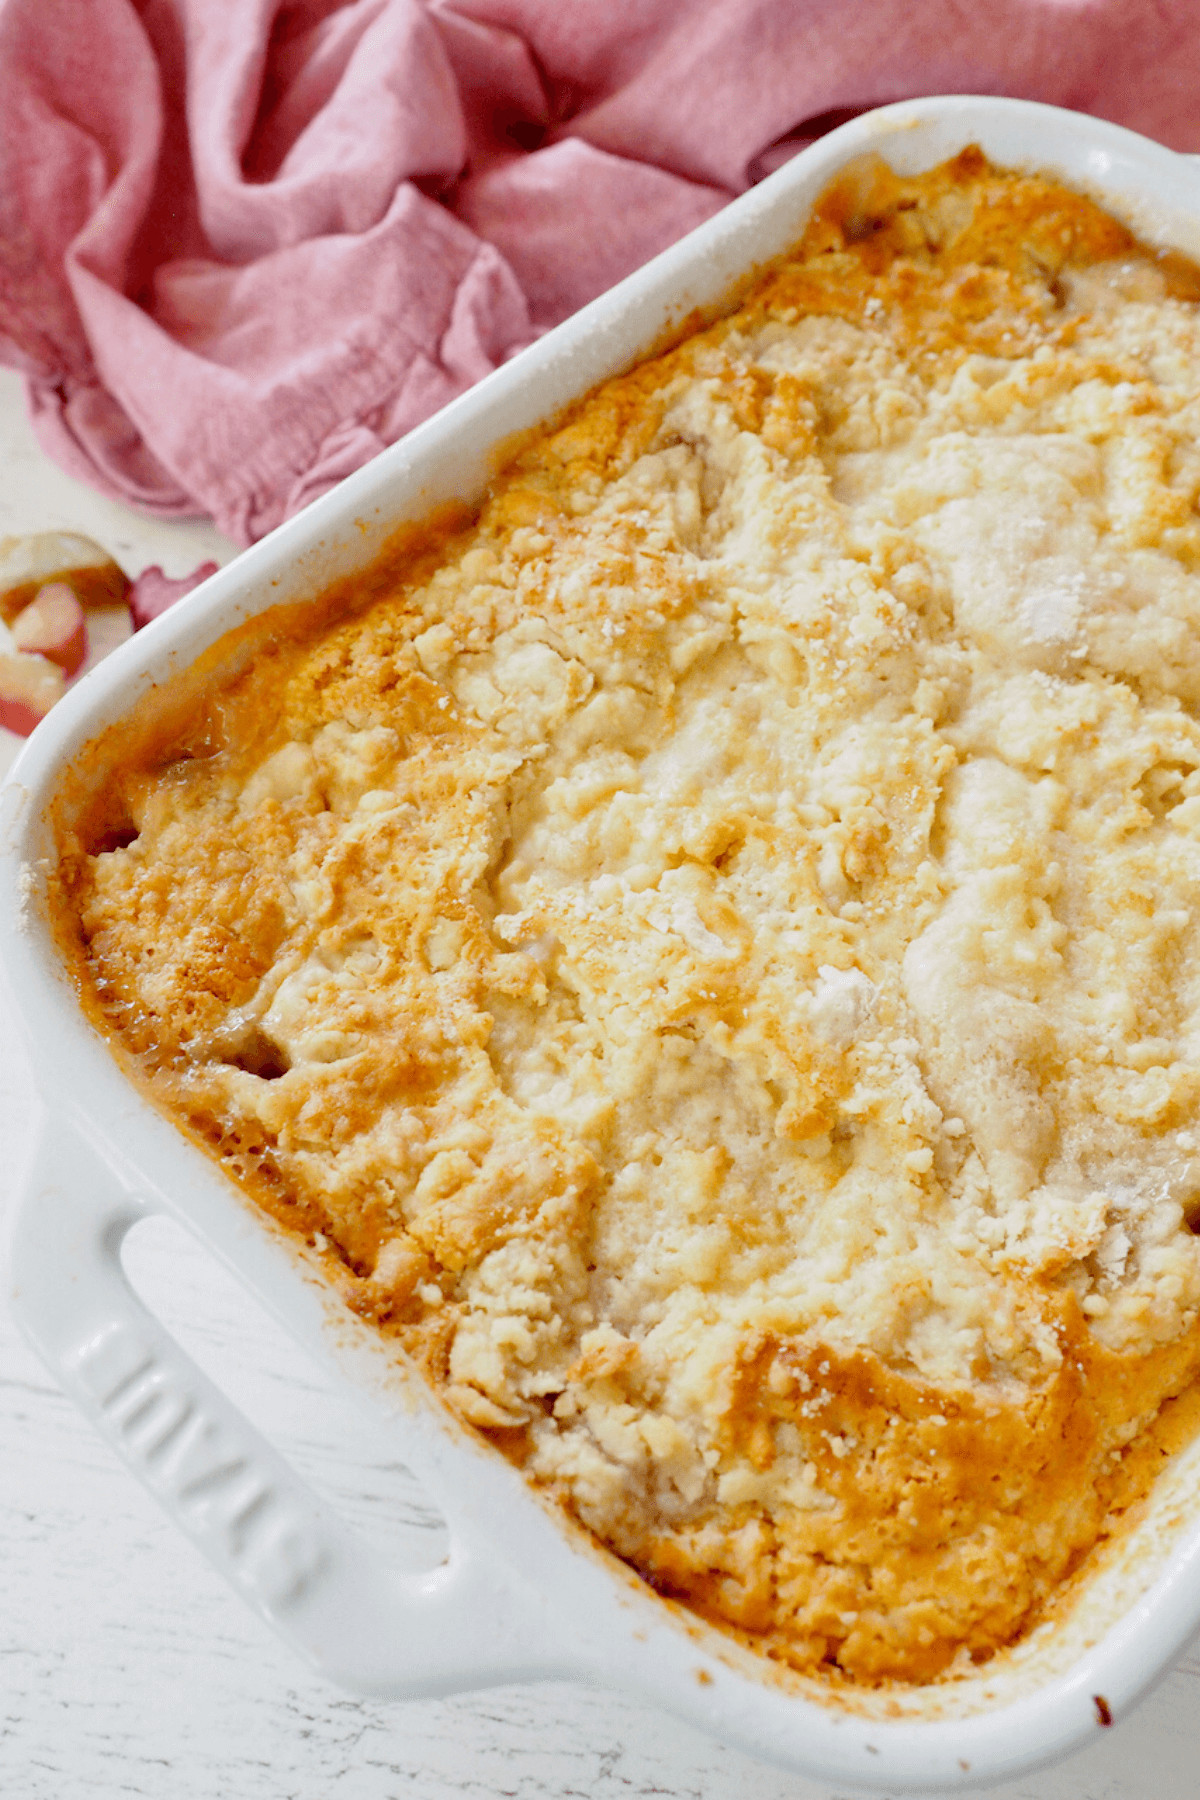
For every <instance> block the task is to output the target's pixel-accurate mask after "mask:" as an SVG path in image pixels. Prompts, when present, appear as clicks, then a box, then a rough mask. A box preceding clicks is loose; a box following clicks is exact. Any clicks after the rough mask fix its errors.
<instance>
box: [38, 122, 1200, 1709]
mask: <svg viewBox="0 0 1200 1800" xmlns="http://www.w3.org/2000/svg"><path fill="white" fill-rule="evenodd" d="M1197 294H1198V286H1197V280H1196V275H1195V271H1194V270H1192V269H1191V266H1190V265H1187V264H1185V263H1184V262H1183V261H1182V260H1181V259H1178V258H1171V257H1164V256H1159V255H1156V254H1154V253H1152V252H1149V251H1146V250H1145V249H1143V248H1142V247H1141V246H1139V245H1137V244H1136V243H1135V241H1134V240H1133V239H1132V238H1131V236H1130V234H1129V233H1128V232H1127V231H1126V230H1125V228H1124V227H1123V226H1121V225H1120V224H1118V223H1117V222H1116V221H1114V220H1113V219H1111V218H1110V217H1108V215H1106V214H1105V213H1104V212H1103V211H1101V210H1100V209H1099V208H1098V207H1097V206H1095V205H1094V204H1093V203H1092V202H1090V201H1088V200H1087V199H1085V198H1083V197H1081V196H1079V195H1076V194H1071V193H1069V192H1067V191H1066V190H1064V189H1062V188H1061V187H1059V186H1057V185H1055V184H1054V183H1052V182H1049V181H1046V180H1044V179H1042V178H1039V177H1034V176H1010V175H1005V174H1002V173H1000V172H997V171H995V170H993V169H991V168H990V167H989V166H988V165H987V163H986V162H985V161H984V160H983V159H982V158H981V157H980V156H979V154H978V152H965V153H964V154H963V156H961V157H959V158H957V159H955V161H954V162H953V163H951V164H948V165H947V166H946V167H945V168H943V169H941V170H937V171H934V172H933V173H932V174H931V175H928V176H923V177H920V178H914V179H903V178H900V177H897V176H895V175H893V174H891V173H890V172H889V171H887V170H886V169H884V168H883V167H882V165H879V164H867V165H864V166H862V167H860V168H858V169H856V170H854V171H852V172H850V173H849V174H848V175H847V176H846V177H845V178H844V179H843V180H842V181H841V182H840V183H839V184H838V186H837V187H836V188H835V189H834V190H832V191H831V193H830V194H829V195H828V196H826V199H825V200H824V202H823V203H822V205H821V206H820V207H819V208H818V209H817V211H816V213H815V214H814V216H813V219H812V221H811V223H810V225H809V227H808V230H807V232H806V235H805V237H804V239H803V241H802V243H801V244H800V246H799V247H798V249H797V251H796V252H795V254H794V255H793V256H791V257H789V258H786V259H783V260H782V261H781V262H780V263H779V264H778V265H776V266H774V267H772V268H771V269H769V270H767V271H765V272H764V273H763V274H762V276H761V277H760V278H759V279H758V281H757V282H756V284H755V285H754V286H753V287H752V288H751V290H750V291H749V292H748V293H747V294H746V296H745V298H744V301H743V303H742V304H741V305H740V306H739V308H738V309H737V310H736V312H734V313H733V314H732V315H731V316H730V317H729V318H727V319H724V320H722V321H719V322H717V323H716V324H713V325H710V326H707V327H705V328H703V329H697V330H696V331H695V332H693V333H692V334H690V335H689V336H688V337H686V338H685V339H684V341H682V342H681V343H679V344H678V345H676V346H675V347H673V348H671V349H668V350H667V351H665V352H664V353H663V354H662V355H661V356H659V357H656V358H654V359H652V360H651V361H649V362H647V363H646V364H644V365H642V366H641V367H640V368H638V369H636V370H634V371H632V372H631V373H630V374H629V375H626V376H624V377H621V378H619V379H618V380H615V381H613V382H610V383H608V384H606V386H604V387H603V388H601V389H600V390H598V392H597V393H595V394H593V395H591V396H589V397H587V399H585V400H584V401H583V402H581V403H580V404H579V406H578V407H576V408H574V409H573V410H572V412H571V413H570V414H569V415H568V416H567V417H566V418H565V420H564V421H563V422H562V423H561V424H560V425H559V426H558V427H557V428H555V429H554V430H552V431H550V432H549V433H548V434H546V435H543V436H542V437H540V438H537V439H535V440H533V441H531V442H528V443H526V444H525V445H524V446H523V447H522V448H521V449H520V451H519V453H518V454H517V456H516V460H515V461H514V463H513V465H512V466H511V468H510V469H509V470H508V472H507V473H506V474H505V475H504V476H503V477H502V478H501V479H500V480H499V481H498V482H497V484H496V486H495V488H494V490H493V492H492V493H491V495H490V496H489V498H488V499H487V501H486V502H485V504H484V506H483V508H482V510H481V513H480V516H479V519H478V521H477V522H476V523H475V525H474V526H473V527H471V528H469V529H467V528H465V527H463V526H462V524H461V521H455V522H454V526H453V529H451V528H450V527H449V526H447V527H446V528H445V529H444V530H443V532H442V534H441V539H440V543H439V544H438V545H437V547H436V548H435V549H433V550H431V549H430V548H429V547H428V546H426V547H425V548H424V550H423V551H422V552H421V553H420V554H416V553H415V552H414V553H413V554H411V555H409V556H408V557H407V559H406V558H404V557H400V558H399V559H393V560H392V561H391V562H389V563H386V564H385V565H383V566H381V569H380V570H379V571H376V573H375V574H374V576H373V577H372V578H371V580H370V582H368V583H367V584H366V585H365V587H363V589H362V591H361V592H359V593H358V594H356V595H354V596H353V607H354V610H353V612H352V615H351V616H347V617H344V618H339V617H338V616H337V608H336V606H335V605H333V603H331V604H330V605H328V606H327V607H326V608H325V614H324V622H323V623H322V625H321V627H320V629H317V628H316V627H313V628H311V629H307V630H301V629H294V630H292V631H290V632H284V633H282V634H280V636H279V638H278V640H277V641H276V642H275V643H274V644H273V645H272V646H271V647H270V648H269V649H264V651H263V653H262V654H260V655H259V656H258V657H257V658H256V659H255V660H254V661H253V663H252V664H251V665H250V666H249V667H248V668H245V669H244V670H243V671H242V672H240V673H238V674H237V675H236V676H235V677H234V678H233V679H231V680H228V681H226V682H224V683H220V682H218V683H215V684H212V685H210V688H209V690H208V692H207V694H206V696H205V697H204V698H203V699H202V700H200V701H199V702H197V703H196V704H195V705H194V706H192V708H191V710H190V711H189V712H188V713H187V715H186V717H184V718H182V720H181V721H180V722H179V723H178V724H177V725H176V726H175V727H174V728H173V730H172V731H171V732H167V731H165V730H164V729H163V728H161V727H156V728H155V731H154V732H153V733H148V735H147V738H146V744H147V748H146V749H145V750H144V751H141V752H139V751H138V749H137V735H136V734H137V727H136V725H135V726H134V727H133V730H132V734H131V735H130V736H129V738H128V739H127V741H126V744H125V747H124V748H123V749H120V750H119V753H114V752H113V751H112V747H111V746H110V747H109V749H108V750H106V751H105V758H106V759H107V762H108V763H111V764H112V765H113V766H114V767H115V768H116V770H117V773H116V775H115V777H114V779H113V781H111V782H110V783H108V785H107V786H106V788H105V793H104V797H103V799H101V800H96V801H94V802H92V803H90V805H85V806H82V807H81V808H79V809H77V817H76V818H75V819H74V820H73V821H67V822H65V823H64V826H63V831H62V834H61V835H62V844H63V855H62V861H61V866H60V870H59V883H60V902H61V905H60V910H61V913H62V917H63V920H64V937H65V939H66V940H68V941H69V940H71V938H72V934H74V941H75V942H76V945H77V954H78V957H79V963H78V966H79V972H80V981H81V985H82V987H83V990H84V992H85V999H86V1003H87V1004H88V1005H90V1006H92V1007H93V1008H95V1009H96V1010H97V1012H98V1014H99V1015H100V1016H101V1017H102V1018H103V1019H104V1020H105V1021H106V1023H107V1025H108V1026H109V1028H110V1029H112V1030H113V1031H114V1033H115V1034H116V1035H117V1037H118V1039H119V1042H120V1043H121V1044H122V1045H123V1046H124V1048H125V1050H126V1052H128V1053H132V1055H133V1056H134V1057H135V1058H136V1059H137V1066H138V1067H139V1068H140V1069H141V1070H142V1071H143V1073H144V1078H145V1080H146V1081H147V1083H148V1084H149V1086H150V1089H151V1091H152V1092H153V1093H154V1095H155V1097H156V1098H157V1099H158V1100H159V1101H160V1103H161V1104H163V1105H164V1106H165V1107H166V1108H167V1109H168V1111H170V1112H171V1113H172V1114H173V1116H175V1117H177V1118H178V1119H180V1120H181V1121H182V1122H184V1123H185V1124H186V1125H187V1126H188V1127H189V1128H190V1129H191V1130H192V1131H193V1132H195V1133H196V1134H198V1135H199V1136H200V1137H201V1138H202V1139H204V1140H206V1141H208V1142H209V1143H210V1144H212V1145H213V1146H214V1148H215V1149H216V1151H217V1153H218V1154H219V1155H220V1156H221V1157H222V1158H223V1160H224V1162H225V1165H226V1166H227V1167H228V1168H229V1169H230V1171H231V1172H232V1173H233V1174H234V1175H235V1176H236V1177H237V1178H238V1179H239V1180H241V1181H242V1183H243V1185H245V1186H247V1187H248V1188H249V1189H250V1191H252V1192H253V1193H254V1194H255V1196H256V1197H257V1198H258V1199H259V1200H260V1201H261V1202H262V1203H263V1204H266V1205H268V1206H269V1207H270V1208H271V1210H272V1211H273V1212H274V1213H275V1215H276V1216H277V1217H279V1218H281V1219H283V1220H284V1221H285V1222H286V1223H288V1224H290V1225H292V1226H293V1227H294V1228H295V1229H298V1230H300V1231H302V1232H303V1233H305V1234H306V1235H307V1236H308V1237H309V1239H310V1241H312V1242H316V1243H318V1244H326V1243H327V1244H328V1246H329V1250H328V1254H329V1256H330V1257H331V1258H333V1259H336V1262H335V1273H336V1276H337V1279H338V1281H339V1283H340V1285H341V1287H342V1291H343V1292H344V1294H345V1295H346V1297H347V1299H348V1301H349V1302H350V1304H351V1305H353V1306H354V1307H355V1308H356V1310H358V1311H359V1312H360V1313H362V1314H363V1315H364V1316H366V1317H369V1318H372V1319H374V1320H376V1321H377V1322H378V1323H379V1324H380V1326H381V1328H382V1329H384V1330H386V1331H388V1332H389V1333H391V1334H392V1335H394V1336H395V1337H396V1338H397V1339H398V1340H399V1341H400V1342H401V1343H402V1344H404V1346H405V1347H406V1348H407V1350H408V1351H409V1353H410V1354H411V1355H412V1356H413V1357H414V1358H415V1359H416V1360H417V1361H418V1362H419V1363H420V1365H421V1366H422V1367H423V1368H424V1369H425V1370H426V1372H427V1373H428V1375H429V1377H430V1379H431V1381H433V1382H434V1383H435V1385H437V1386H438V1387H439V1388H440V1390H441V1391H442V1392H443V1393H444V1394H445V1395H446V1397H447V1399H448V1400H449V1403H450V1404H451V1405H452V1406H454V1407H455V1408H456V1409H457V1411H458V1412H459V1414H460V1415H461V1416H462V1417H464V1418H466V1419H467V1420H469V1421H470V1422H471V1423H472V1424H473V1425H475V1426H476V1427H477V1428H479V1429H480V1430H483V1431H485V1432H488V1433H490V1434H492V1436H493V1438H494V1441H495V1442H496V1443H497V1444H499V1445H500V1446H501V1447H502V1448H503V1449H504V1451H505V1453H506V1454H508V1455H510V1456H511V1457H513V1459H514V1460H516V1461H517V1462H519V1463H520V1464H521V1465H522V1466H523V1467H524V1469H525V1470H526V1472H527V1474H528V1475H529V1477H530V1479H531V1480H533V1481H535V1482H537V1483H539V1484H541V1485H542V1486H544V1487H545V1488H546V1489H547V1490H549V1491H551V1492H553V1493H555V1494H556V1495H557V1496H558V1497H559V1498H560V1499H561V1501H562V1504H563V1505H564V1506H565V1507H567V1508H568V1509H569V1510H571V1511H572V1512H573V1513H574V1514H575V1515H576V1516H577V1517H578V1518H579V1519H580V1520H582V1521H583V1522H584V1523H585V1524H586V1525H587V1526H588V1527H590V1528H591V1529H592V1530H593V1531H595V1532H596V1533H597V1535H598V1536H599V1537H600V1538H601V1539H602V1540H603V1541H604V1542H606V1543H607V1544H608V1545H609V1546H610V1547H612V1548H613V1549H615V1550H616V1551H617V1552H618V1553H619V1554H620V1555H622V1556H624V1557H626V1558H627V1559H628V1560H629V1561H630V1562H631V1563H632V1564H633V1565H634V1566H635V1567H636V1568H638V1569H639V1570H640V1571H641V1572H642V1573H643V1574H644V1575H645V1576H646V1578H647V1579H648V1580H650V1581H651V1582H652V1583H653V1584H654V1585H655V1586H657V1587H659V1588H660V1589H661V1590H662V1591H664V1592H667V1593H670V1594H673V1595H676V1596H679V1597H681V1598H684V1599H686V1601H687V1602H688V1603H689V1604H690V1605H692V1606H693V1607H695V1608H696V1609H697V1610H698V1611H699V1612H701V1613H702V1614H704V1615H705V1616H707V1617H709V1618H711V1619H713V1620H715V1621H716V1622H717V1623H719V1624H721V1625H722V1626H723V1627H725V1628H726V1629H729V1630H732V1631H734V1632H735V1633H737V1634H739V1635H740V1636H742V1637H743V1639H744V1640H745V1641H747V1642H751V1643H753V1644H755V1645H756V1646H757V1647H758V1648H760V1649H762V1650H764V1651H765V1652H766V1654H767V1655H768V1656H770V1657H772V1658H774V1659H776V1660H777V1661H779V1662H782V1663H785V1664H788V1665H790V1666H791V1667H793V1668H795V1669H799V1670H803V1671H822V1672H826V1673H828V1674H829V1675H830V1676H831V1678H835V1679H842V1678H849V1679H852V1680H856V1681H859V1682H864V1683H875V1684H878V1683H882V1682H887V1681H926V1680H929V1679H932V1678H935V1677H937V1676H938V1675H940V1674H943V1673H944V1672H946V1671H947V1670H949V1671H950V1672H951V1673H957V1672H963V1671H965V1670H967V1669H969V1668H970V1667H971V1666H972V1663H973V1661H982V1660H986V1659H987V1658H988V1657H990V1656H991V1655H993V1654H994V1653H995V1652H996V1651H997V1650H998V1649H1001V1648H1002V1647H1003V1646H1005V1645H1006V1644H1009V1643H1011V1642H1013V1641H1014V1640H1015V1639H1016V1638H1017V1637H1019V1636H1020V1635H1021V1634H1022V1633H1023V1632H1024V1631H1026V1630H1028V1628H1029V1626H1030V1625H1031V1623H1032V1622H1033V1621H1034V1620H1035V1619H1037V1618H1038V1617H1039V1616H1042V1614H1043V1613H1044V1611H1045V1609H1046V1608H1047V1606H1050V1605H1053V1604H1055V1603H1056V1596H1061V1595H1062V1594H1063V1593H1064V1592H1066V1591H1067V1588H1068V1586H1069V1584H1070V1582H1071V1579H1072V1577H1073V1575H1074V1573H1075V1571H1076V1570H1077V1569H1078V1568H1079V1567H1080V1566H1081V1565H1083V1564H1084V1563H1085V1561H1086V1559H1087V1558H1088V1556H1089V1554H1090V1553H1092V1552H1093V1550H1094V1547H1095V1546H1096V1545H1098V1544H1100V1543H1102V1542H1103V1541H1104V1540H1105V1539H1106V1537H1107V1536H1108V1535H1110V1534H1111V1532H1112V1531H1113V1530H1114V1529H1115V1524H1116V1521H1117V1519H1118V1518H1119V1517H1120V1516H1121V1515H1122V1514H1124V1513H1126V1512H1128V1510H1129V1509H1130V1507H1131V1506H1133V1505H1134V1504H1135V1502H1136V1496H1137V1495H1138V1493H1140V1492H1141V1491H1142V1490H1143V1488H1144V1486H1145V1484H1146V1482H1147V1481H1148V1480H1149V1479H1150V1478H1151V1475H1152V1473H1153V1469H1154V1468H1155V1467H1156V1465H1157V1460H1158V1459H1159V1458H1160V1453H1161V1450H1162V1448H1163V1447H1164V1446H1165V1445H1167V1444H1169V1443H1170V1442H1171V1441H1172V1434H1174V1436H1175V1437H1178V1436H1179V1434H1180V1433H1181V1432H1182V1431H1183V1430H1184V1429H1185V1424H1184V1421H1190V1419H1191V1417H1192V1413H1193V1411H1194V1408H1193V1407H1192V1406H1191V1400H1190V1395H1191V1393H1192V1389H1191V1388H1190V1386H1189V1384H1191V1383H1192V1381H1193V1378H1194V1376H1195V1373H1196V1371H1197V1367H1198V1365H1200V1331H1198V1327H1197V1318H1198V1314H1200V1249H1198V1246H1197V1242H1196V1239H1195V1238H1194V1237H1193V1235H1192V1233H1191V1230H1190V1229H1189V1226H1188V1223H1187V1216H1186V1215H1188V1214H1189V1213H1190V1212H1191V1210H1192V1207H1193V1199H1192V1196H1193V1195H1194V1194H1195V1193H1198V1192H1200V1141H1198V1140H1197V1138H1195V1137H1193V1135H1192V1129H1191V1128H1192V1125H1193V1122H1194V1120H1195V1115H1196V1102H1197V1097H1198V1096H1200V990H1197V989H1196V988H1195V986H1194V984H1193V980H1192V976H1191V970H1192V968H1193V967H1195V966H1200V965H1198V964H1197V962H1196V955H1195V953H1196V950H1197V949H1198V948H1200V945H1197V943H1196V941H1195V940H1196V923H1195V918H1194V911H1195V908H1194V895H1195V893H1196V892H1197V891H1200V887H1198V885H1197V884H1198V883H1200V725H1198V724H1197V722H1196V708H1197V707H1198V706H1200V675H1198V674H1197V669H1200V585H1198V577H1197V571H1198V570H1200V522H1198V521H1197V518H1196V500H1197V496H1198V495H1200V453H1197V452H1196V450H1195V443H1196V440H1197V437H1198V436H1200V433H1198V431H1197V425H1198V424H1200V389H1198V384H1197V382H1196V379H1195V375H1194V370H1195V369H1196V367H1197V366H1200V323H1198V322H1197V319H1196V317H1195V301H1196V298H1197ZM351 599H352V596H351V595H350V594H343V595H342V596H341V603H342V604H349V603H350V602H351ZM101 760H104V759H101ZM1174 1396H1183V1398H1181V1399H1180V1400H1179V1401H1176V1400H1175V1399H1174V1398H1173V1397H1174ZM1186 1428H1187V1429H1190V1423H1188V1424H1187V1426H1186Z"/></svg>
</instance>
